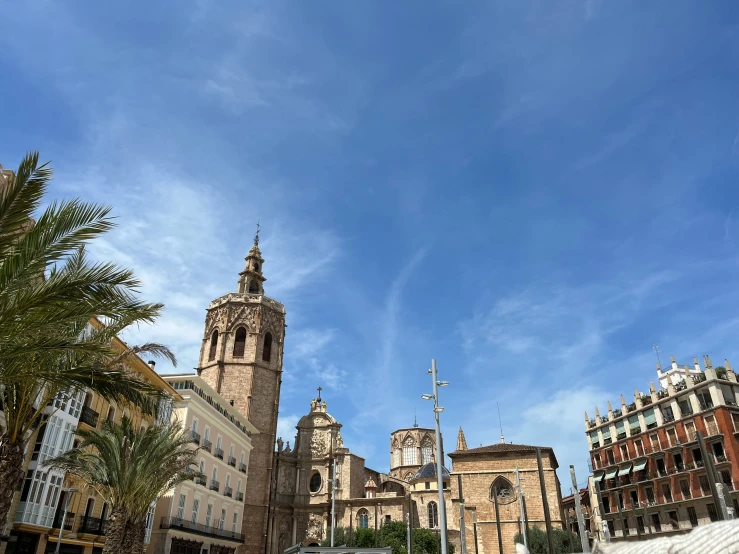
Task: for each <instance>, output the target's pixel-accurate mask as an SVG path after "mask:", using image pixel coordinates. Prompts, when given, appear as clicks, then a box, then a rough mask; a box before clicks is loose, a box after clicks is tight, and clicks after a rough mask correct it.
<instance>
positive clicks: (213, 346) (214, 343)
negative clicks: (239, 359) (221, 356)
mask: <svg viewBox="0 0 739 554" xmlns="http://www.w3.org/2000/svg"><path fill="white" fill-rule="evenodd" d="M217 348H218V329H216V330H215V331H213V334H212V335H211V336H210V352H209V353H208V361H212V360H215V359H216V350H217Z"/></svg>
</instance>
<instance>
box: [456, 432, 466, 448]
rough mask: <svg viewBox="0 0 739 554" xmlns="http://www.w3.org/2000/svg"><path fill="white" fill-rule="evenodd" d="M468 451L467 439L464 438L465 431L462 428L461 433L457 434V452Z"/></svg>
mask: <svg viewBox="0 0 739 554" xmlns="http://www.w3.org/2000/svg"><path fill="white" fill-rule="evenodd" d="M463 450H467V439H465V438H464V431H462V427H461V426H460V427H459V433H458V434H457V452H461V451H463Z"/></svg>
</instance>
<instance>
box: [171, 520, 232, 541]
mask: <svg viewBox="0 0 739 554" xmlns="http://www.w3.org/2000/svg"><path fill="white" fill-rule="evenodd" d="M160 527H161V528H162V529H182V530H183V531H188V532H190V533H194V534H196V535H204V536H206V537H218V538H222V539H227V540H232V541H237V542H242V543H243V542H244V535H243V534H242V533H234V532H233V531H227V530H226V529H221V528H220V525H218V526H211V525H203V524H202V523H193V522H192V521H187V520H185V519H181V518H178V517H163V518H162V522H161V525H160Z"/></svg>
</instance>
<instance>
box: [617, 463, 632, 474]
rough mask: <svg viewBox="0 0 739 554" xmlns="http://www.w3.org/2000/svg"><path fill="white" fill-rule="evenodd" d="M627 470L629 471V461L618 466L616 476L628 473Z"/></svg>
mask: <svg viewBox="0 0 739 554" xmlns="http://www.w3.org/2000/svg"><path fill="white" fill-rule="evenodd" d="M629 471H631V462H629V463H628V464H625V465H622V466H621V467H620V468H618V476H619V477H622V476H624V475H628V474H629Z"/></svg>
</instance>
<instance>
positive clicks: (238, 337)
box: [233, 327, 246, 358]
mask: <svg viewBox="0 0 739 554" xmlns="http://www.w3.org/2000/svg"><path fill="white" fill-rule="evenodd" d="M245 346H246V329H244V328H243V327H239V328H238V329H236V334H235V335H234V350H233V356H234V358H243V357H244V348H245Z"/></svg>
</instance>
